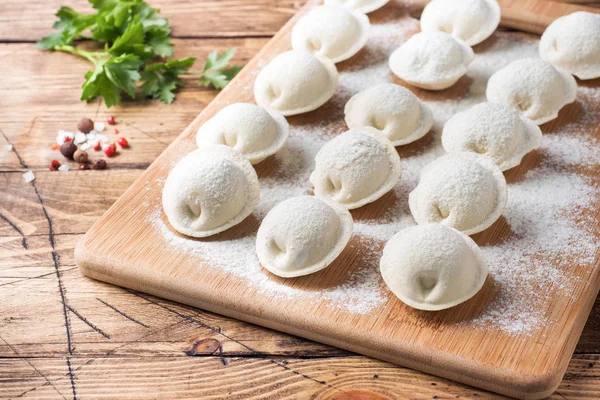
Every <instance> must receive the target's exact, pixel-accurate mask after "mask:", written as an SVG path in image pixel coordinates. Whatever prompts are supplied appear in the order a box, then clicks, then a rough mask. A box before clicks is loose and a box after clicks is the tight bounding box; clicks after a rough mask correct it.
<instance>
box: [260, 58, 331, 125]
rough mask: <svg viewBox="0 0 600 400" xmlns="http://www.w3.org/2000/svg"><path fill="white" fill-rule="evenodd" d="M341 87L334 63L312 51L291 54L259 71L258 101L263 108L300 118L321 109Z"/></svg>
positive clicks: (275, 60)
mask: <svg viewBox="0 0 600 400" xmlns="http://www.w3.org/2000/svg"><path fill="white" fill-rule="evenodd" d="M337 85H338V73H337V69H336V68H335V64H334V63H333V61H331V60H329V59H327V58H323V57H320V56H315V55H313V54H311V53H309V52H308V51H287V52H285V53H281V54H279V55H278V56H276V57H275V58H274V59H272V60H271V62H269V63H268V64H267V65H266V66H265V67H264V68H263V69H262V70H261V71H260V72H259V74H258V76H257V77H256V81H255V82H254V98H255V100H256V103H257V104H258V105H259V106H262V107H265V108H272V109H274V110H276V111H278V112H280V113H281V114H282V115H285V116H288V115H296V114H302V113H305V112H309V111H313V110H315V109H317V108H319V107H321V106H322V105H323V104H325V103H326V102H327V101H328V100H329V99H331V98H332V97H333V94H334V93H335V91H336V89H337Z"/></svg>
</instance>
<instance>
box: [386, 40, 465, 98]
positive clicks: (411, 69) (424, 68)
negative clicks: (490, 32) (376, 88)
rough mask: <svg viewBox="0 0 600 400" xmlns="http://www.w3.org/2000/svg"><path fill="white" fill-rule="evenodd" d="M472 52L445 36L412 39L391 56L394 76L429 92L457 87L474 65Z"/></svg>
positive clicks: (461, 43) (461, 42)
mask: <svg viewBox="0 0 600 400" xmlns="http://www.w3.org/2000/svg"><path fill="white" fill-rule="evenodd" d="M473 57H474V56H473V50H471V48H470V47H469V46H467V45H466V44H465V43H464V42H463V41H461V40H458V39H454V38H453V37H452V36H450V35H448V34H446V33H443V32H421V33H417V34H416V35H413V36H412V37H411V38H410V39H408V40H407V41H406V43H404V44H403V45H402V46H400V47H399V48H398V49H396V51H394V52H393V53H392V55H391V56H390V60H389V64H390V69H391V70H392V72H393V73H394V74H395V75H397V76H398V77H399V78H402V79H403V80H405V81H406V82H408V83H410V84H412V85H415V86H418V87H421V88H423V89H430V90H442V89H446V88H449V87H450V86H452V85H454V84H455V83H456V81H458V80H459V79H460V78H461V77H462V76H463V75H464V74H466V73H467V67H468V66H469V64H471V62H472V61H473Z"/></svg>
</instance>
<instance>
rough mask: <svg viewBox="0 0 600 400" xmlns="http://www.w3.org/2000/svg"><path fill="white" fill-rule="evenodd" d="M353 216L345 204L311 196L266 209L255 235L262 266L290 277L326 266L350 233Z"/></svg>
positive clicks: (306, 273)
mask: <svg viewBox="0 0 600 400" xmlns="http://www.w3.org/2000/svg"><path fill="white" fill-rule="evenodd" d="M352 226H353V222H352V216H351V215H350V212H349V211H348V210H346V209H345V208H344V207H342V206H340V205H339V204H336V203H334V202H330V201H327V200H323V199H319V198H317V197H314V196H299V197H292V198H290V199H287V200H285V201H283V202H281V203H279V204H278V205H276V206H275V207H273V209H271V211H269V213H268V214H267V216H266V217H265V218H264V219H263V221H262V223H261V225H260V228H258V234H257V236H256V253H257V255H258V259H259V260H260V263H261V264H262V266H263V267H265V268H266V269H267V270H269V271H270V272H272V273H274V274H275V275H278V276H281V277H284V278H291V277H295V276H301V275H308V274H311V273H313V272H317V271H319V270H322V269H323V268H325V267H327V266H328V265H329V264H331V263H332V262H333V260H335V259H336V258H337V256H339V255H340V253H341V252H342V250H344V247H346V244H348V241H349V240H350V236H351V235H352Z"/></svg>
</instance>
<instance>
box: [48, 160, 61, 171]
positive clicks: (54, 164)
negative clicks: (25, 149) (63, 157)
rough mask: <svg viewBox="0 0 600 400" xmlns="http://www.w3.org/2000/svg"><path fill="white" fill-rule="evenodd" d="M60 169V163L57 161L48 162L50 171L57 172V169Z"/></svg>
mask: <svg viewBox="0 0 600 400" xmlns="http://www.w3.org/2000/svg"><path fill="white" fill-rule="evenodd" d="M59 167H60V161H58V160H52V161H50V168H49V169H50V171H58V168H59Z"/></svg>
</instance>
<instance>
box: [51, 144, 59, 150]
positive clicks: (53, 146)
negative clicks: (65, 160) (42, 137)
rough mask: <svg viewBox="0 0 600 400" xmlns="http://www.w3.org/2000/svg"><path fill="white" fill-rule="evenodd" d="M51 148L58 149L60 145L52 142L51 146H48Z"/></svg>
mask: <svg viewBox="0 0 600 400" xmlns="http://www.w3.org/2000/svg"><path fill="white" fill-rule="evenodd" d="M50 149H51V150H58V149H60V145H59V144H58V143H53V144H52V146H50Z"/></svg>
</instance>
